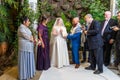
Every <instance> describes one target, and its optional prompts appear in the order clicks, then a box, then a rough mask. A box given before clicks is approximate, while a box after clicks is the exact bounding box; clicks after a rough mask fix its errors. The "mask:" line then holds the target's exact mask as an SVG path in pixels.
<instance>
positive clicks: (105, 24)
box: [101, 20, 108, 36]
mask: <svg viewBox="0 0 120 80" xmlns="http://www.w3.org/2000/svg"><path fill="white" fill-rule="evenodd" d="M107 23H108V21H107V20H106V21H105V23H104V26H103V28H102V32H101V35H102V36H103V33H104V30H105V28H106V26H107Z"/></svg>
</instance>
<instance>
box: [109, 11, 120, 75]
mask: <svg viewBox="0 0 120 80" xmlns="http://www.w3.org/2000/svg"><path fill="white" fill-rule="evenodd" d="M117 19H118V25H117V26H114V27H113V30H114V31H116V32H117V34H116V39H115V50H116V55H115V56H116V58H115V61H114V65H113V66H112V67H111V68H113V69H119V70H120V68H119V66H120V11H119V12H118V13H117ZM119 73H120V72H119Z"/></svg>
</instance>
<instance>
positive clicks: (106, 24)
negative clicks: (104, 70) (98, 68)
mask: <svg viewBox="0 0 120 80" xmlns="http://www.w3.org/2000/svg"><path fill="white" fill-rule="evenodd" d="M104 17H105V20H104V21H103V22H102V24H101V26H102V27H101V35H102V37H103V41H104V46H103V56H104V57H103V59H104V65H105V66H108V65H109V64H110V57H111V56H110V55H111V48H112V44H113V42H114V39H115V35H116V32H115V31H113V30H112V29H111V28H112V27H113V26H116V25H117V22H116V21H115V20H114V19H111V12H110V11H106V12H105V14H104Z"/></svg>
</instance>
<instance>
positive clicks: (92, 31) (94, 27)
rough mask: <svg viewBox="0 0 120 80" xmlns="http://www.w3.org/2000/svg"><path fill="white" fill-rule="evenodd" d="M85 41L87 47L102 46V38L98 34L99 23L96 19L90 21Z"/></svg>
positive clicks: (95, 47)
mask: <svg viewBox="0 0 120 80" xmlns="http://www.w3.org/2000/svg"><path fill="white" fill-rule="evenodd" d="M87 42H88V47H89V49H97V48H99V47H102V46H103V39H102V36H101V34H100V24H99V22H98V21H95V20H93V21H92V23H91V25H90V27H89V29H88V32H87Z"/></svg>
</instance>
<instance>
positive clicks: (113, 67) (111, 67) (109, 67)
mask: <svg viewBox="0 0 120 80" xmlns="http://www.w3.org/2000/svg"><path fill="white" fill-rule="evenodd" d="M107 68H108V69H115V70H118V67H116V66H114V65H112V66H107Z"/></svg>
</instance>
